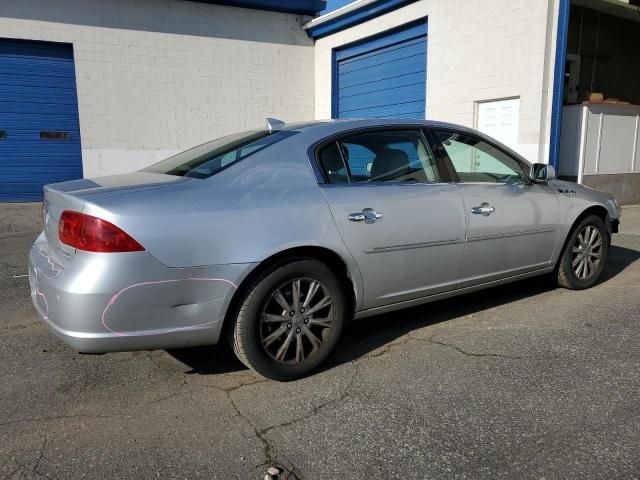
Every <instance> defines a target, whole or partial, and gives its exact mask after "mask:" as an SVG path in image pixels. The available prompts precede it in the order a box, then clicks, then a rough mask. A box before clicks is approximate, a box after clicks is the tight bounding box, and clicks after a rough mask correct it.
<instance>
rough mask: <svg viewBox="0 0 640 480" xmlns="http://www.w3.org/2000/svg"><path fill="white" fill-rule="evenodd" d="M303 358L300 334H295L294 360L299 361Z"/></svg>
mask: <svg viewBox="0 0 640 480" xmlns="http://www.w3.org/2000/svg"><path fill="white" fill-rule="evenodd" d="M302 360H304V347H303V345H302V335H301V334H299V333H298V334H297V335H296V362H297V363H300V362H301V361H302Z"/></svg>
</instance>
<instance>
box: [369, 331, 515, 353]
mask: <svg viewBox="0 0 640 480" xmlns="http://www.w3.org/2000/svg"><path fill="white" fill-rule="evenodd" d="M434 337H435V335H433V336H431V337H429V338H420V337H415V336H413V335H411V333H407V334H405V337H404V339H402V340H400V341H396V342H393V343H389V344H387V345H384V346H383V347H381V348H380V349H378V350H376V351H375V352H373V353H370V354H369V355H365V356H364V357H362V358H364V359H368V358H378V357H382V356H384V355H386V354H388V353H390V352H391V351H392V350H394V349H395V348H396V347H400V346H403V345H406V344H407V343H409V342H411V341H416V342H423V343H430V344H433V345H439V346H441V347H447V348H451V349H453V350H456V351H457V352H459V353H461V354H463V355H465V356H467V357H495V358H507V359H510V360H520V359H522V358H524V357H522V356H518V355H505V354H501V353H484V352H480V353H478V352H469V351H467V350H464V349H463V348H460V347H458V346H457V345H454V344H452V343H446V342H442V341H440V340H435V339H434Z"/></svg>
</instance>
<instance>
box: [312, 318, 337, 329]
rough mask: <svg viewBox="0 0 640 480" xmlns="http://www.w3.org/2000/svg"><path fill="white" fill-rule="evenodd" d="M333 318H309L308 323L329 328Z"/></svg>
mask: <svg viewBox="0 0 640 480" xmlns="http://www.w3.org/2000/svg"><path fill="white" fill-rule="evenodd" d="M332 323H333V320H331V319H329V318H312V319H310V320H309V325H318V326H319V327H324V328H329V327H330V326H331V324H332Z"/></svg>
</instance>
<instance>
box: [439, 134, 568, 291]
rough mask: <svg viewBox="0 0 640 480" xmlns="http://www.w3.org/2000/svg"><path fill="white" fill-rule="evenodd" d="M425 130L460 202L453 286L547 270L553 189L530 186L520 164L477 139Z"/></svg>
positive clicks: (552, 243) (554, 220)
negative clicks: (460, 240) (460, 245)
mask: <svg viewBox="0 0 640 480" xmlns="http://www.w3.org/2000/svg"><path fill="white" fill-rule="evenodd" d="M430 131H431V137H432V138H433V139H434V141H435V142H436V144H435V146H434V150H435V151H436V153H437V154H438V155H440V156H442V157H443V158H444V160H445V161H446V162H450V163H449V165H450V166H451V167H452V168H453V170H454V171H455V175H457V177H458V178H457V179H456V180H457V181H456V183H455V185H456V186H457V188H458V189H459V191H460V193H461V194H462V198H463V201H464V208H465V216H466V221H467V238H466V240H467V243H466V247H465V253H464V261H463V264H462V271H461V274H460V283H459V287H460V288H463V287H466V286H470V285H473V284H478V283H484V282H489V281H492V280H496V279H500V278H505V277H510V276H514V275H518V274H522V273H527V272H531V271H535V270H539V269H543V268H546V267H548V266H549V265H550V262H551V258H552V256H553V251H554V248H555V247H556V242H557V239H558V233H559V228H558V226H559V225H558V223H559V220H558V219H559V207H558V198H557V196H556V193H555V192H554V190H553V189H552V188H551V187H550V186H549V185H546V184H538V183H532V182H531V181H530V180H529V176H528V165H527V164H526V163H525V162H523V161H522V160H520V159H518V158H517V157H515V156H513V155H510V154H509V153H507V152H506V151H505V150H503V149H502V148H500V147H499V146H497V145H496V144H493V143H492V142H489V141H488V140H486V139H484V138H482V137H480V136H476V135H473V134H471V133H468V132H466V131H457V130H455V129H448V128H447V129H445V128H442V129H439V128H434V129H431V130H430Z"/></svg>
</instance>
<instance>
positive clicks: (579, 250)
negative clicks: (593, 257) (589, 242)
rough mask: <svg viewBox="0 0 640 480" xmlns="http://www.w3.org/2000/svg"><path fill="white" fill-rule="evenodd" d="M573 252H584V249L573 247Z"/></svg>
mask: <svg viewBox="0 0 640 480" xmlns="http://www.w3.org/2000/svg"><path fill="white" fill-rule="evenodd" d="M572 253H582V249H581V248H580V247H573V250H572Z"/></svg>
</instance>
